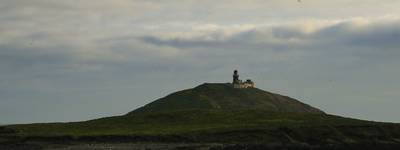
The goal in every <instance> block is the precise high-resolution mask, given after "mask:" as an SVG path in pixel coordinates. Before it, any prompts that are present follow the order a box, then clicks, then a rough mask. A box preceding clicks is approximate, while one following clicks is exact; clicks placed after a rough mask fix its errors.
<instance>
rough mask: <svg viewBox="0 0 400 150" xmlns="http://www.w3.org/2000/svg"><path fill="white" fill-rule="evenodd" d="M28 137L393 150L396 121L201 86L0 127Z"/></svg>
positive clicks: (10, 136) (19, 139) (4, 134)
mask: <svg viewBox="0 0 400 150" xmlns="http://www.w3.org/2000/svg"><path fill="white" fill-rule="evenodd" d="M31 141H42V142H43V141H47V142H193V143H230V144H253V145H252V146H254V145H256V146H260V145H261V149H265V146H266V145H267V146H268V147H274V146H275V147H288V146H289V147H290V146H294V147H302V148H321V147H323V148H327V147H332V146H333V147H338V146H339V147H340V146H347V147H348V146H358V147H359V146H361V145H364V146H365V144H373V145H380V146H382V145H386V146H387V145H390V148H392V147H396V146H399V143H400V125H398V124H390V123H378V122H369V121H362V120H356V119H350V118H343V117H339V116H334V115H329V114H325V113H323V112H322V111H320V110H318V109H316V108H313V107H311V106H309V105H306V104H303V103H301V102H299V101H297V100H294V99H292V98H289V97H286V96H281V95H278V94H273V93H269V92H265V91H262V90H260V89H256V88H251V89H233V88H232V87H230V86H229V85H228V84H203V85H201V86H198V87H196V88H193V89H189V90H184V91H180V92H177V93H173V94H171V95H169V96H166V97H165V98H161V99H159V100H156V101H154V102H153V103H150V104H148V105H146V106H144V107H142V108H139V109H137V110H135V111H132V112H130V113H128V114H126V115H123V116H116V117H108V118H101V119H96V120H90V121H84V122H73V123H47V124H28V125H10V126H5V127H0V143H28V142H31ZM0 145H1V144H0ZM271 145H273V146H271ZM240 146H243V145H236V147H237V148H240ZM247 146H248V145H245V146H244V147H247ZM263 146H264V147H263ZM228 147H229V146H228Z"/></svg>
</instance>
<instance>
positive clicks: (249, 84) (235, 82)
mask: <svg viewBox="0 0 400 150" xmlns="http://www.w3.org/2000/svg"><path fill="white" fill-rule="evenodd" d="M232 77H233V80H232V85H233V88H235V89H245V88H254V87H255V84H254V82H253V81H251V80H250V79H247V80H246V81H245V82H243V81H242V80H240V79H239V72H238V71H237V70H234V71H233V76H232Z"/></svg>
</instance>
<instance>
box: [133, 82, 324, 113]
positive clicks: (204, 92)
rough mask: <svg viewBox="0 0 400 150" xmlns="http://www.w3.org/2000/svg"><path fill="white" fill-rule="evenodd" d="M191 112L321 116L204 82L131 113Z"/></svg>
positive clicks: (283, 100) (280, 99) (284, 101)
mask: <svg viewBox="0 0 400 150" xmlns="http://www.w3.org/2000/svg"><path fill="white" fill-rule="evenodd" d="M190 109H208V110H209V109H222V110H242V109H255V110H264V111H270V112H296V113H318V114H323V113H324V112H322V111H321V110H319V109H317V108H313V107H311V106H309V105H307V104H304V103H302V102H300V101H298V100H295V99H293V98H290V97H287V96H282V95H279V94H274V93H270V92H267V91H263V90H261V89H258V88H245V89H236V88H233V87H232V85H231V84H229V83H227V84H223V83H205V84H202V85H200V86H197V87H195V88H193V89H187V90H183V91H179V92H175V93H172V94H170V95H168V96H166V97H164V98H161V99H158V100H156V101H154V102H152V103H150V104H148V105H146V106H144V107H141V108H139V109H137V110H135V111H133V112H131V113H130V114H132V113H139V112H163V111H176V110H190Z"/></svg>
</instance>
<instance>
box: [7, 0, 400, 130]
mask: <svg viewBox="0 0 400 150" xmlns="http://www.w3.org/2000/svg"><path fill="white" fill-rule="evenodd" d="M398 8H400V1H398V0H331V1H321V0H302V2H301V3H299V2H297V0H218V1H215V0H64V1H59V0H0V124H11V123H32V122H65V121H80V120H88V119H94V118H98V117H105V116H112V115H122V114H124V113H127V112H129V111H131V110H133V109H135V108H138V107H140V106H142V105H144V104H146V103H148V102H151V101H153V100H155V99H157V98H160V97H163V96H165V95H167V94H169V93H171V92H174V91H177V90H182V89H186V88H191V87H194V86H197V85H199V84H201V83H204V82H229V81H231V75H232V70H233V69H238V70H239V72H240V74H241V77H242V78H246V77H248V78H252V79H253V80H254V81H255V82H256V84H257V86H258V87H259V88H261V89H264V90H267V91H271V92H276V93H280V94H284V95H288V96H291V97H294V98H297V99H299V100H301V101H303V102H305V103H308V104H310V105H313V106H315V107H318V108H320V109H322V110H324V111H326V112H328V113H332V114H336V115H342V116H349V117H355V118H361V119H367V120H375V121H390V122H400V116H399V114H400V109H398V107H399V106H400V99H399V98H400V79H399V77H400V9H398Z"/></svg>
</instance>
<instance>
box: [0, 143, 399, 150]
mask: <svg viewBox="0 0 400 150" xmlns="http://www.w3.org/2000/svg"><path fill="white" fill-rule="evenodd" d="M0 149H2V150H3V149H4V150H8V149H11V150H270V149H271V150H274V149H285V150H348V149H351V150H358V149H359V150H395V149H400V145H399V144H394V143H363V144H343V145H322V146H311V145H307V144H301V143H297V144H279V143H274V144H219V143H202V144H200V143H70V144H60V143H29V144H28V143H25V144H6V145H0Z"/></svg>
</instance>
